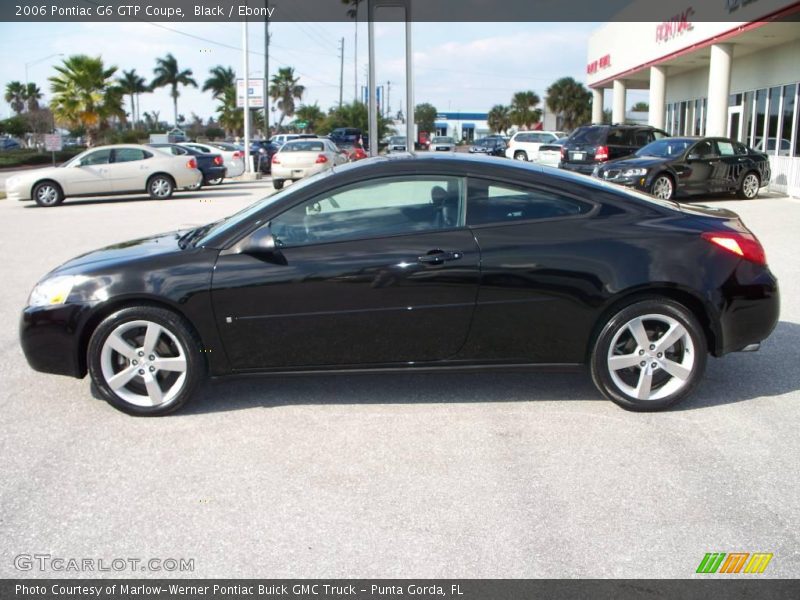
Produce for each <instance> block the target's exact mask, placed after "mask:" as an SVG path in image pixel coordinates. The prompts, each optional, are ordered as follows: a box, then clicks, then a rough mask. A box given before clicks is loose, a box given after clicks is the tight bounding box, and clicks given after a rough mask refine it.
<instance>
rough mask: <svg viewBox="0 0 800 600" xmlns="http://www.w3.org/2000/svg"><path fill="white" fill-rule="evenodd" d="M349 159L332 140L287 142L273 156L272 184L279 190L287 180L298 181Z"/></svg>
mask: <svg viewBox="0 0 800 600" xmlns="http://www.w3.org/2000/svg"><path fill="white" fill-rule="evenodd" d="M347 161H348V159H347V156H346V155H345V154H344V153H343V152H342V151H341V150H340V149H339V148H337V147H336V146H335V145H334V144H333V142H331V141H330V140H323V139H319V138H318V139H307V140H294V141H290V142H286V143H285V144H284V145H283V146H281V148H280V150H278V152H276V153H275V155H274V156H273V157H272V185H273V187H274V188H275V189H276V190H279V189H281V188H282V187H283V184H284V183H285V182H286V181H297V180H299V179H302V178H303V177H308V176H309V175H314V174H315V173H319V172H320V171H325V170H327V169H330V168H333V167H335V166H336V165H341V164H344V163H346V162H347Z"/></svg>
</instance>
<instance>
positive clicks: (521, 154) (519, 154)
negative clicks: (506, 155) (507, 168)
mask: <svg viewBox="0 0 800 600" xmlns="http://www.w3.org/2000/svg"><path fill="white" fill-rule="evenodd" d="M514 160H528V155H527V154H526V153H525V152H524V151H522V150H518V151H516V152H514Z"/></svg>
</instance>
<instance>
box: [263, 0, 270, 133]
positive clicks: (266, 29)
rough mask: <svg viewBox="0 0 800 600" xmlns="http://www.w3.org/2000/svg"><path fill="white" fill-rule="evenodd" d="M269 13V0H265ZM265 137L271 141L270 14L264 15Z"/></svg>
mask: <svg viewBox="0 0 800 600" xmlns="http://www.w3.org/2000/svg"><path fill="white" fill-rule="evenodd" d="M264 8H266V9H267V11H266V12H267V15H269V0H264ZM264 136H265V137H264V139H266V140H267V141H269V138H270V135H269V16H266V17H264Z"/></svg>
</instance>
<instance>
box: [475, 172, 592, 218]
mask: <svg viewBox="0 0 800 600" xmlns="http://www.w3.org/2000/svg"><path fill="white" fill-rule="evenodd" d="M591 210H592V205H591V204H590V203H588V202H581V201H580V200H575V199H574V198H569V197H566V196H562V195H561V194H558V193H556V192H553V191H550V190H543V189H539V188H533V187H520V186H514V185H509V184H505V183H494V182H489V181H484V180H481V179H470V181H469V188H468V192H467V225H486V224H490V223H496V224H506V223H513V222H514V221H527V220H530V219H552V218H556V217H571V216H575V215H582V214H586V213H588V212H589V211H591Z"/></svg>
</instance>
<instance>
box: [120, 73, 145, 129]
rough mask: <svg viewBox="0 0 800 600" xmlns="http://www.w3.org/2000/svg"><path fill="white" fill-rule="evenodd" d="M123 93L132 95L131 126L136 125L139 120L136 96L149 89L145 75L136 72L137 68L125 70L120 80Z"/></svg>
mask: <svg viewBox="0 0 800 600" xmlns="http://www.w3.org/2000/svg"><path fill="white" fill-rule="evenodd" d="M117 81H118V82H119V85H120V87H121V88H122V91H123V93H125V94H128V95H129V96H130V97H131V128H134V127H136V123H138V122H139V118H138V115H137V114H136V98H138V96H139V94H142V93H144V92H146V91H147V90H148V88H147V82H146V81H145V80H144V77H142V76H141V75H139V74H138V73H136V69H131V70H130V71H123V72H122V77H120V78H119V79H118V80H117Z"/></svg>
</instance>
